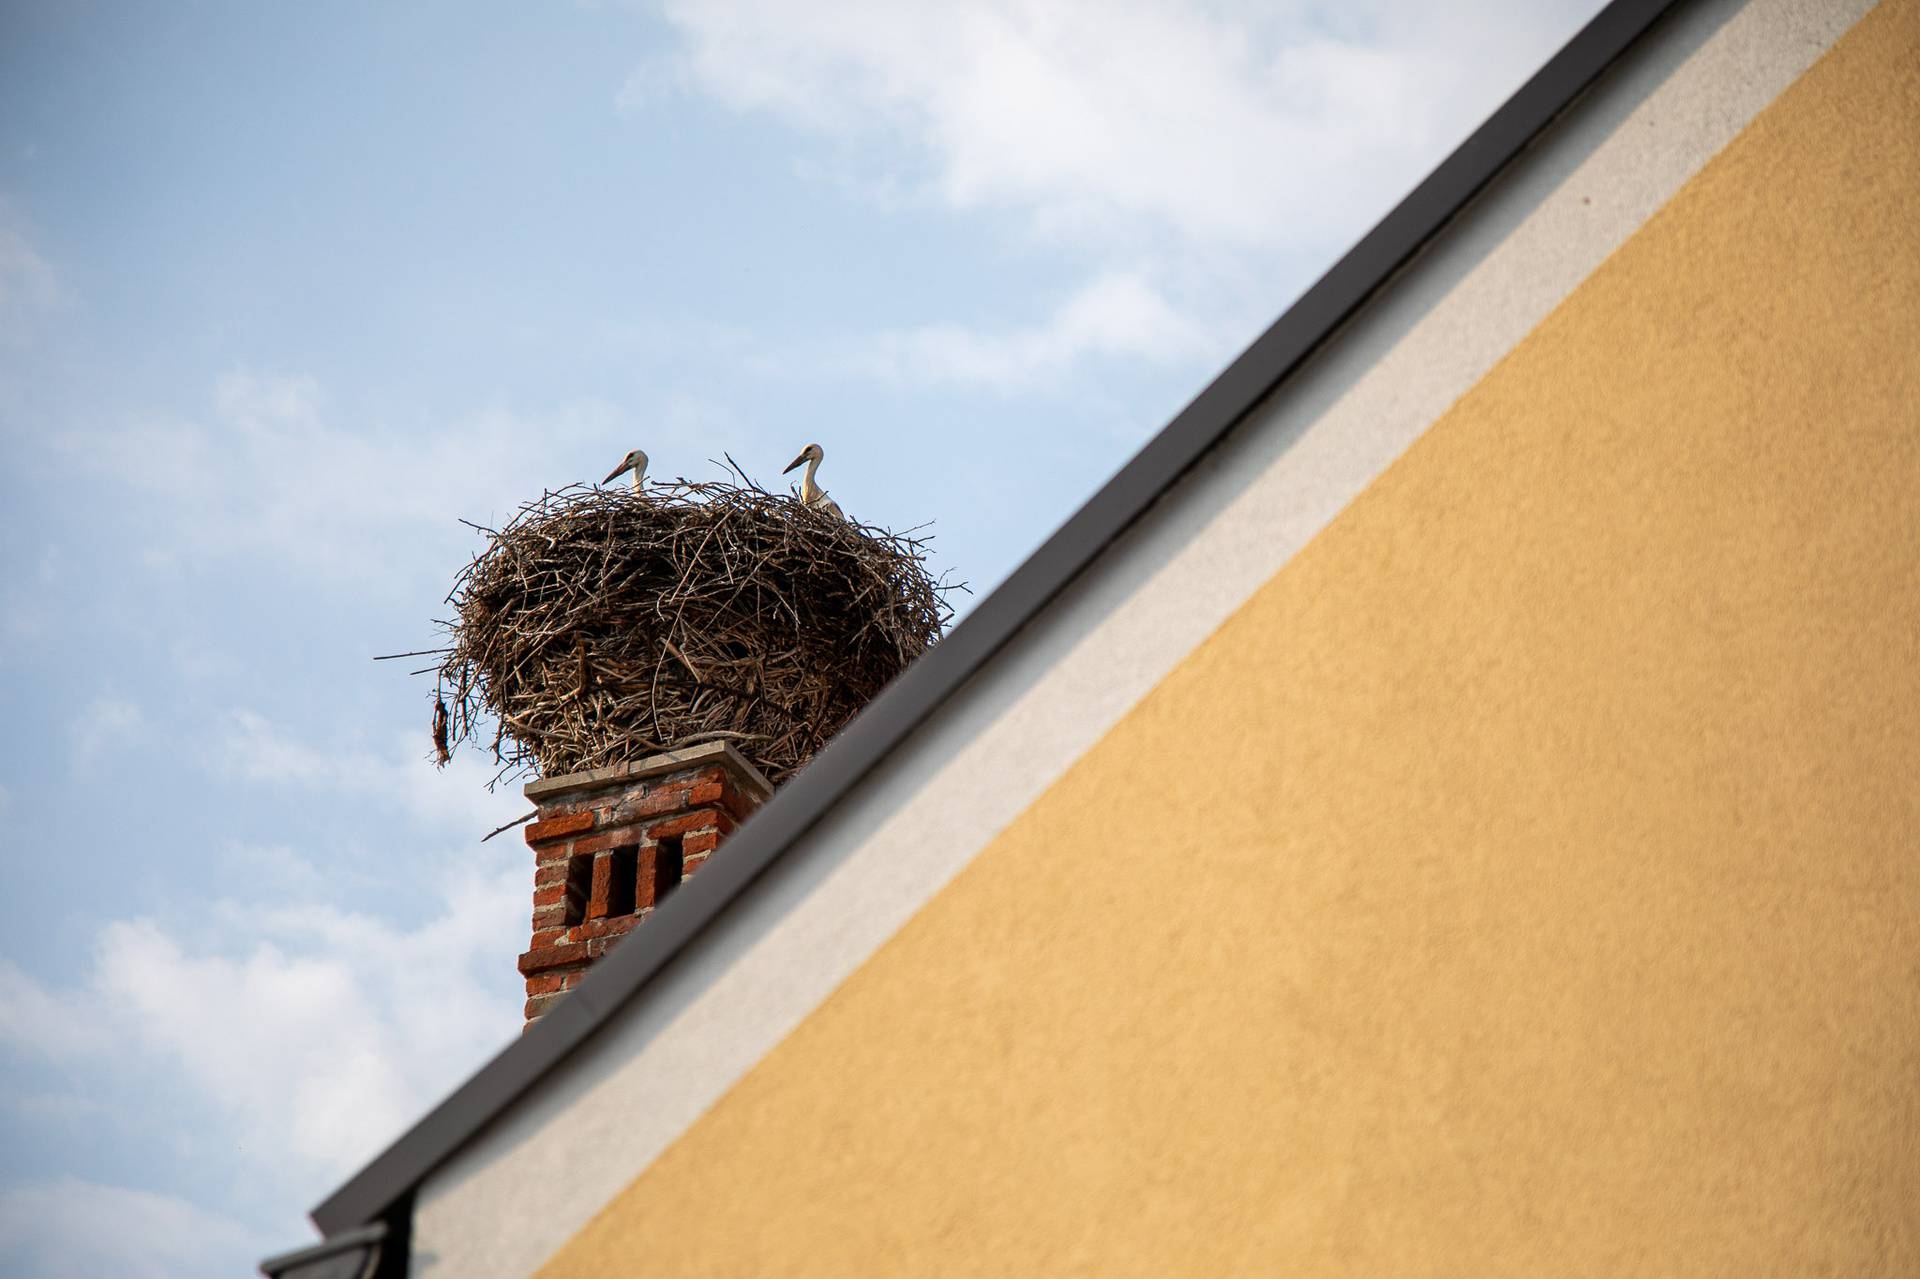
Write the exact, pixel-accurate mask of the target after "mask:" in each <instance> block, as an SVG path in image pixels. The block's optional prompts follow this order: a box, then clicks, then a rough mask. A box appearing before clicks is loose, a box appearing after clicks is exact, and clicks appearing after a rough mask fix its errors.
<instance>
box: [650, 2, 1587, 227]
mask: <svg viewBox="0 0 1920 1279" xmlns="http://www.w3.org/2000/svg"><path fill="white" fill-rule="evenodd" d="M1593 7H1595V6H1594V5H1593V4H1592V3H1589V2H1587V0H1565V2H1563V3H1560V4H1557V5H1550V6H1546V7H1545V9H1546V11H1545V12H1544V13H1542V12H1541V8H1542V7H1541V6H1537V5H1519V4H1514V5H1511V6H1507V7H1506V8H1505V9H1503V10H1502V11H1500V12H1495V13H1492V14H1488V15H1479V16H1470V17H1465V18H1462V17H1460V16H1459V15H1456V14H1453V13H1452V12H1451V11H1449V12H1448V13H1445V14H1437V15H1436V14H1433V13H1431V12H1430V6H1424V5H1415V4H1412V3H1409V2H1408V0H1393V2H1388V3H1374V4H1371V5H1356V6H1351V7H1350V9H1349V11H1347V12H1339V11H1334V12H1335V15H1336V17H1335V19H1333V20H1337V21H1338V22H1339V26H1338V27H1337V28H1335V27H1332V26H1329V25H1326V24H1327V22H1328V21H1329V20H1330V19H1329V16H1328V11H1326V10H1324V9H1322V8H1320V7H1318V6H1311V5H1304V4H1295V5H1261V6H1253V5H1237V4H1231V3H1210V4H1198V5H1195V4H1177V3H1172V2H1171V0H923V2H921V3H901V2H900V0H864V2H858V0H856V2H855V3H847V4H838V5H834V6H832V7H831V8H830V9H825V10H823V9H821V8H819V7H817V6H814V7H807V8H796V7H794V6H791V5H786V4H781V3H778V0H720V2H714V0H700V2H699V3H694V2H693V0H670V3H668V4H667V6H666V10H665V12H666V16H667V19H668V21H669V22H671V23H672V25H673V26H674V27H675V28H676V29H677V30H678V32H679V34H680V36H681V38H682V50H681V61H680V64H679V66H678V67H677V68H674V70H673V72H672V73H671V74H669V73H667V72H665V71H663V70H662V69H661V68H659V67H658V66H657V65H653V64H649V65H647V66H645V67H643V68H642V69H641V71H640V72H638V73H636V76H635V77H634V78H632V79H630V81H629V84H628V86H627V87H626V88H625V89H624V90H623V94H622V100H623V102H625V103H626V104H628V105H629V106H632V105H634V104H636V103H640V104H643V103H644V100H645V97H646V92H643V91H642V89H643V87H646V86H658V85H661V84H668V85H671V84H675V83H678V84H685V85H691V86H695V87H697V88H698V89H699V90H700V91H702V92H704V93H706V94H708V95H709V96H711V97H713V98H715V99H717V100H718V101H720V102H722V103H724V104H726V105H728V106H730V107H732V108H734V109H736V110H740V111H762V112H769V113H773V114H775V115H777V116H779V117H781V118H783V119H785V120H787V121H789V122H791V123H793V124H794V125H796V126H797V127H800V128H803V129H807V130H810V131H813V132H816V133H819V134H823V135H826V136H828V137H832V138H836V139H842V140H849V141H863V142H872V141H880V142H883V143H886V142H892V143H896V144H903V145H904V146H905V147H906V148H907V149H908V151H909V152H910V154H911V155H912V156H913V157H914V160H913V162H912V163H915V164H917V165H918V166H920V167H921V168H923V169H924V170H925V172H926V174H927V177H926V186H927V189H928V191H929V193H930V194H932V195H934V196H935V197H936V198H939V199H941V200H943V201H945V202H947V203H949V204H951V205H953V206H956V207H960V208H980V207H1000V208H1009V209H1015V210H1021V211H1025V212H1027V213H1029V214H1030V215H1031V216H1032V218H1033V220H1034V223H1035V225H1036V226H1038V227H1041V228H1043V229H1048V230H1053V231H1060V232H1072V233H1073V234H1075V235H1082V234H1085V233H1087V232H1088V231H1090V230H1092V231H1099V232H1101V233H1103V234H1114V233H1120V234H1125V235H1138V234H1140V233H1142V232H1149V233H1164V232H1166V231H1171V232H1174V233H1175V234H1177V235H1180V236H1183V237H1186V238H1188V239H1191V240H1193V241H1196V242H1203V243H1208V244H1212V245H1218V246H1242V247H1255V248H1268V249H1271V248H1275V247H1281V246H1287V245H1295V244H1299V243H1301V242H1302V241H1305V242H1309V243H1318V242H1323V241H1325V240H1327V239H1328V238H1329V237H1332V238H1336V239H1346V238H1350V237H1351V236H1352V235H1353V234H1354V233H1355V232H1357V231H1358V230H1359V229H1361V228H1360V227H1359V226H1357V225H1356V224H1355V219H1356V217H1361V218H1365V217H1370V216H1374V215H1377V214H1378V213H1380V212H1383V211H1384V209H1383V208H1382V207H1381V205H1382V201H1383V200H1385V199H1386V198H1388V197H1390V196H1391V195H1392V194H1394V193H1395V191H1396V190H1397V189H1399V188H1400V187H1403V186H1405V185H1406V184H1407V183H1409V182H1410V181H1411V180H1412V179H1414V178H1417V177H1418V176H1419V171H1421V170H1424V169H1425V168H1426V167H1428V166H1429V165H1430V164H1431V163H1432V162H1433V161H1434V160H1437V159H1438V156H1437V155H1436V154H1434V152H1435V149H1436V147H1437V145H1438V144H1440V143H1443V142H1445V141H1446V140H1448V139H1450V138H1451V137H1454V136H1457V135H1458V134H1460V133H1462V132H1463V131H1464V130H1465V129H1466V128H1467V127H1470V126H1471V124H1473V123H1474V121H1475V118H1476V117H1477V116H1479V115H1482V114H1484V113H1485V111H1486V110H1488V109H1489V108H1491V107H1492V106H1493V105H1496V103H1495V102H1494V101H1491V100H1489V96H1488V95H1489V93H1491V92H1497V91H1498V90H1499V89H1501V88H1503V87H1505V86H1503V85H1500V84H1497V83H1496V84H1491V85H1490V84H1488V83H1487V77H1486V69H1487V68H1488V67H1489V66H1500V65H1510V66H1513V68H1514V70H1515V71H1520V70H1524V69H1527V68H1530V66H1531V65H1532V64H1533V63H1534V62H1536V61H1537V60H1538V59H1539V58H1540V57H1541V56H1544V54H1545V53H1546V52H1548V46H1549V45H1550V43H1551V41H1552V40H1553V39H1554V38H1556V37H1564V34H1565V33H1566V31H1568V30H1570V29H1571V15H1573V14H1578V13H1580V12H1582V11H1584V10H1589V9H1591V8H1593ZM1509 54H1510V55H1511V56H1504V55H1509ZM1514 82H1515V83H1517V79H1516V80H1514ZM647 91H651V89H650V88H649V89H647Z"/></svg>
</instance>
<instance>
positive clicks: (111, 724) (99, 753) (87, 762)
mask: <svg viewBox="0 0 1920 1279" xmlns="http://www.w3.org/2000/svg"><path fill="white" fill-rule="evenodd" d="M146 722H147V717H146V712H144V711H142V710H141V709H140V707H139V705H138V704H137V703H134V702H130V701H128V700H127V699H126V698H124V697H116V696H114V695H112V694H110V693H102V694H100V695H99V696H97V697H95V698H94V699H93V700H92V701H90V702H88V703H87V704H86V706H85V707H83V708H82V709H81V711H80V713H79V715H78V716H77V717H76V718H75V719H74V720H73V721H72V723H71V724H70V725H69V727H68V733H69V734H70V736H71V740H72V744H73V763H74V767H75V768H82V769H84V768H87V767H90V766H92V765H93V764H96V763H98V762H99V761H100V760H101V759H102V758H104V757H105V756H106V755H108V754H109V753H110V752H113V751H116V750H122V749H125V748H126V747H127V746H128V745H129V744H130V743H132V742H133V741H134V740H136V739H137V738H138V737H139V735H140V734H141V732H142V731H143V730H144V729H145V728H146Z"/></svg>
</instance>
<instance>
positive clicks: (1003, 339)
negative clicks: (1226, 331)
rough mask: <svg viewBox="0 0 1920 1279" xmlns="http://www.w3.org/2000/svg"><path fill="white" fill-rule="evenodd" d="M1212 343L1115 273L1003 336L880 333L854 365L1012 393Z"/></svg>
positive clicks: (1134, 280)
mask: <svg viewBox="0 0 1920 1279" xmlns="http://www.w3.org/2000/svg"><path fill="white" fill-rule="evenodd" d="M1211 346H1212V343H1211V342H1210V341H1209V339H1208V337H1207V335H1206V334H1204V333H1203V332H1202V331H1201V330H1200V329H1199V327H1198V326H1197V325H1195V324H1193V323H1192V322H1191V321H1189V320H1187V319H1185V318H1184V317H1182V316H1181V315H1179V314H1178V313H1176V312H1175V311H1174V309H1173V308H1172V307H1171V306H1169V305H1168V303H1167V301H1166V299H1165V298H1163V297H1162V296H1161V295H1160V294H1159V293H1158V292H1157V291H1156V290H1155V289H1154V288H1153V287H1152V286H1151V285H1150V284H1148V283H1147V282H1146V281H1144V280H1142V279H1141V278H1139V277H1138V276H1134V275H1121V274H1115V275H1106V276H1101V277H1099V278H1097V279H1095V280H1094V281H1093V282H1092V283H1090V284H1088V285H1087V286H1085V287H1084V288H1082V289H1080V290H1079V291H1078V292H1077V293H1075V294H1074V295H1073V296H1072V297H1071V298H1069V299H1067V301H1066V302H1065V303H1063V304H1062V305H1061V306H1060V307H1059V308H1058V309H1057V310H1056V311H1055V312H1054V313H1053V314H1052V315H1051V316H1049V317H1048V318H1047V319H1046V320H1045V321H1044V322H1043V323H1041V324H1037V325H1033V326H1029V327H1027V328H1021V329H1015V330H1012V331H1011V332H1002V333H992V332H984V331H980V330H974V329H967V328H961V327H958V326H954V325H932V326H928V327H925V328H920V329H914V330H910V331H908V332H904V333H894V334H883V335H881V336H880V337H879V338H877V339H875V340H874V341H873V343H872V344H871V346H870V348H869V350H868V351H867V353H866V354H864V355H862V356H860V357H857V358H856V360H855V362H856V363H860V364H864V365H865V370H864V371H867V372H870V373H873V374H876V375H878V376H881V377H885V378H887V379H889V380H894V381H930V382H952V383H961V384H972V385H980V386H987V387H991V388H994V389H996V390H1002V391H1011V390H1021V389H1026V388H1029V387H1031V386H1033V385H1035V384H1037V383H1041V382H1045V381H1047V380H1048V379H1051V378H1055V377H1058V376H1061V375H1063V374H1066V373H1068V372H1069V371H1071V369H1072V368H1073V367H1074V366H1075V365H1077V364H1079V363H1081V362H1083V361H1086V360H1093V359H1112V358H1119V357H1125V358H1131V359H1136V360H1146V361H1150V362H1153V363H1175V362H1180V361H1185V360H1191V359H1194V358H1196V357H1198V356H1202V355H1204V354H1206V353H1208V351H1209V350H1210V348H1211Z"/></svg>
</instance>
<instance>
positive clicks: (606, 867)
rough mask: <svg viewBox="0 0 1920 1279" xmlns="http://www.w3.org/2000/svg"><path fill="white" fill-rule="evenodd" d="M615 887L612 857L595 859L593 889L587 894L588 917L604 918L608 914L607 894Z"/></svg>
mask: <svg viewBox="0 0 1920 1279" xmlns="http://www.w3.org/2000/svg"><path fill="white" fill-rule="evenodd" d="M612 887H613V862H612V860H611V859H610V858H606V857H596V858H594V859H593V891H592V892H591V893H590V894H588V896H587V918H588V919H604V918H606V914H607V894H608V892H609V891H610V890H611V889H612Z"/></svg>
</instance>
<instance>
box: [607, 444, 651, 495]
mask: <svg viewBox="0 0 1920 1279" xmlns="http://www.w3.org/2000/svg"><path fill="white" fill-rule="evenodd" d="M628 471H632V472H633V482H634V487H636V488H638V487H639V485H640V481H641V480H643V479H645V478H646V475H647V455H646V454H645V453H643V452H641V451H640V450H639V449H635V450H634V451H633V452H631V453H629V454H627V455H626V456H625V457H623V458H621V459H620V465H618V466H616V467H614V468H613V470H612V472H611V473H609V474H608V476H607V478H606V479H604V480H601V481H600V482H601V483H602V484H611V483H613V482H614V481H615V480H617V479H619V478H620V477H621V476H622V475H625V474H626V473H627V472H628Z"/></svg>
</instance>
